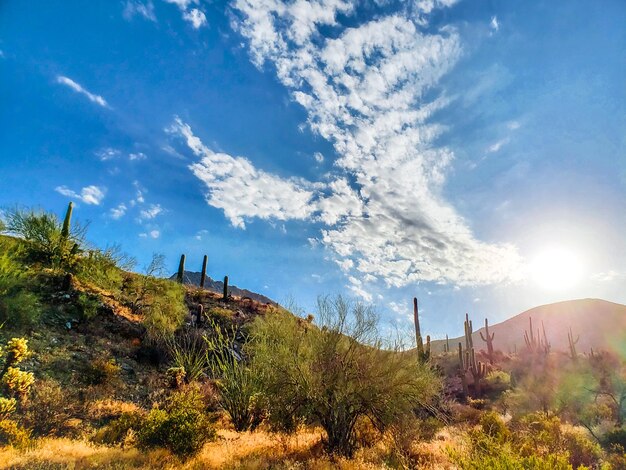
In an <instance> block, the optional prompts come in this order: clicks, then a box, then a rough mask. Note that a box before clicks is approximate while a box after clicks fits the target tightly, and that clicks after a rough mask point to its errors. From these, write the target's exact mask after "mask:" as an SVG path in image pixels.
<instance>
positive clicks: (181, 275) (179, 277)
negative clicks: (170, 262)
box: [176, 255, 185, 284]
mask: <svg viewBox="0 0 626 470" xmlns="http://www.w3.org/2000/svg"><path fill="white" fill-rule="evenodd" d="M176 282H178V283H179V284H183V283H184V282H185V255H180V262H179V263H178V272H177V274H176Z"/></svg>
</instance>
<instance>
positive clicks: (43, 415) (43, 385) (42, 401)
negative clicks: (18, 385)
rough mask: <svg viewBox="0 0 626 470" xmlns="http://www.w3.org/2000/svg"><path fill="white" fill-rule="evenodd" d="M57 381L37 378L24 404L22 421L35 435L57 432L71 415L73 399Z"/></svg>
mask: <svg viewBox="0 0 626 470" xmlns="http://www.w3.org/2000/svg"><path fill="white" fill-rule="evenodd" d="M74 398H75V397H72V396H68V392H67V390H64V389H63V388H62V387H61V385H60V384H59V383H58V382H55V381H54V380H51V379H47V380H38V381H37V386H36V387H33V390H32V393H31V396H30V399H29V400H28V402H27V403H26V404H25V406H24V418H25V419H24V422H25V424H26V425H27V426H28V428H29V429H31V430H32V432H33V434H34V435H36V436H48V435H50V434H55V433H59V432H60V431H61V430H62V428H63V425H64V423H65V422H66V421H67V420H68V419H69V418H70V417H71V416H72V410H73V407H74V402H73V399H74Z"/></svg>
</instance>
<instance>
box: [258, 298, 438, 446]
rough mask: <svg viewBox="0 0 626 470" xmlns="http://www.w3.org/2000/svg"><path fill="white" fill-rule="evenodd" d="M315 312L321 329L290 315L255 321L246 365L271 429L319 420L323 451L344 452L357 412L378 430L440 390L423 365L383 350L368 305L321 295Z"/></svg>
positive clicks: (351, 437) (352, 435) (408, 356)
mask: <svg viewBox="0 0 626 470" xmlns="http://www.w3.org/2000/svg"><path fill="white" fill-rule="evenodd" d="M316 318H319V319H320V324H321V325H322V328H321V329H319V328H317V327H315V326H313V325H311V324H310V323H308V322H306V321H305V320H302V319H297V318H295V317H294V316H292V315H289V314H285V315H279V314H277V315H271V316H266V317H265V318H261V319H258V320H257V322H256V324H255V328H254V330H253V335H252V338H253V339H252V341H253V349H252V352H253V362H252V367H255V368H257V373H259V374H260V377H261V380H262V384H263V391H264V393H265V394H266V396H267V400H268V403H269V421H270V424H272V425H273V426H274V427H277V428H279V429H280V428H282V429H293V427H294V426H296V425H297V424H298V422H301V421H304V422H308V423H311V424H316V425H319V426H321V427H322V428H323V429H324V430H325V431H326V448H327V450H328V451H330V452H337V453H340V454H343V455H347V456H349V455H351V454H352V453H353V451H354V449H355V446H356V441H355V439H356V436H355V432H354V431H355V429H354V427H355V424H356V422H357V421H358V420H359V419H360V418H362V417H364V418H366V419H369V420H370V421H371V422H372V424H373V425H374V426H375V427H376V428H377V429H378V430H379V431H384V430H385V429H386V428H387V427H389V426H390V425H392V424H394V423H397V422H399V421H400V420H401V419H403V417H404V416H406V415H407V414H410V413H412V412H413V410H414V409H415V407H419V406H427V405H428V404H429V403H430V401H431V400H432V398H433V397H434V396H435V395H436V394H437V393H438V392H439V390H440V386H441V384H440V381H439V379H438V378H437V377H436V376H435V374H434V372H433V371H432V369H431V368H430V367H429V366H428V365H422V364H419V363H418V361H416V360H415V356H414V355H413V354H407V353H404V352H400V351H399V349H396V350H391V351H390V350H382V349H381V345H382V342H381V340H380V339H379V336H378V333H377V329H376V325H377V318H376V315H375V314H374V312H373V311H372V309H371V308H369V307H367V306H364V305H362V304H358V303H356V304H352V303H350V302H347V301H346V300H344V299H343V298H342V297H337V298H335V299H329V298H320V299H319V301H318V314H317V315H316Z"/></svg>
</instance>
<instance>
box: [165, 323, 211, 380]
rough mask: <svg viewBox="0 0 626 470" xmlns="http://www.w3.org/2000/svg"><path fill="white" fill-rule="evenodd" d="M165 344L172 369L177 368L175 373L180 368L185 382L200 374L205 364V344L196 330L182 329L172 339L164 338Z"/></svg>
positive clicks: (178, 372) (195, 378)
mask: <svg viewBox="0 0 626 470" xmlns="http://www.w3.org/2000/svg"><path fill="white" fill-rule="evenodd" d="M165 344H166V345H167V349H168V352H169V354H170V356H171V358H172V364H173V367H172V369H177V375H178V374H180V371H181V370H182V372H183V374H182V377H183V379H184V381H185V382H186V383H191V382H193V381H195V380H197V379H198V378H199V377H200V376H201V375H202V373H203V372H204V370H205V368H206V366H207V356H206V355H207V344H206V341H205V340H204V337H203V336H202V335H201V334H200V333H199V332H198V331H197V330H188V331H183V332H181V333H179V334H177V335H176V336H174V338H172V339H166V341H165Z"/></svg>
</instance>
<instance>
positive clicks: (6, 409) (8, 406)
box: [0, 397, 17, 420]
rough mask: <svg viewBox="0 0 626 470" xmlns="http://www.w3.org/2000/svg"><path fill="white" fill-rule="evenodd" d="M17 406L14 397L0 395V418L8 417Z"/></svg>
mask: <svg viewBox="0 0 626 470" xmlns="http://www.w3.org/2000/svg"><path fill="white" fill-rule="evenodd" d="M16 408H17V400H16V399H15V398H5V397H0V420H5V419H8V418H9V416H11V415H12V414H13V413H14V412H15V409H16Z"/></svg>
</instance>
